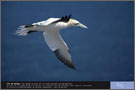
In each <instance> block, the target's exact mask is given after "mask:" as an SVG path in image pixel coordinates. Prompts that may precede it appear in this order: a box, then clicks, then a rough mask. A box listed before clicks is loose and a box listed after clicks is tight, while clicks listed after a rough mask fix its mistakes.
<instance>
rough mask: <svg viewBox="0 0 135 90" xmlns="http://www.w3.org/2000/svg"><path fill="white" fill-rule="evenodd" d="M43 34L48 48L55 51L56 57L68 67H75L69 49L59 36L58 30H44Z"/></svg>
mask: <svg viewBox="0 0 135 90" xmlns="http://www.w3.org/2000/svg"><path fill="white" fill-rule="evenodd" d="M43 36H44V38H45V41H46V43H47V45H48V46H49V48H50V49H51V50H52V51H53V52H54V53H55V55H56V57H57V58H58V59H59V60H60V61H62V62H63V63H64V64H65V65H67V66H68V67H70V68H72V69H75V67H74V65H73V63H72V59H71V55H70V53H69V49H68V47H67V45H66V43H65V42H64V40H63V39H62V38H61V35H60V34H59V31H53V32H44V33H43Z"/></svg>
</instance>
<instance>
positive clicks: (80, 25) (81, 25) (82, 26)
mask: <svg viewBox="0 0 135 90" xmlns="http://www.w3.org/2000/svg"><path fill="white" fill-rule="evenodd" d="M78 26H79V27H81V28H85V29H88V27H87V26H85V25H83V24H81V23H80V24H78Z"/></svg>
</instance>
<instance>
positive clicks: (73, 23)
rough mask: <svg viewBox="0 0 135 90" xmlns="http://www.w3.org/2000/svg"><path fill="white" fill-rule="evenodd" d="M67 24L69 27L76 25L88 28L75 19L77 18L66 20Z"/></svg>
mask: <svg viewBox="0 0 135 90" xmlns="http://www.w3.org/2000/svg"><path fill="white" fill-rule="evenodd" d="M68 25H69V26H70V27H72V26H77V27H81V28H86V29H87V28H88V27H87V26H85V25H83V24H81V23H80V22H79V21H77V20H75V19H70V20H69V21H68Z"/></svg>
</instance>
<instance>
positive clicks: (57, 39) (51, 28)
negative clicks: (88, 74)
mask: <svg viewBox="0 0 135 90" xmlns="http://www.w3.org/2000/svg"><path fill="white" fill-rule="evenodd" d="M68 27H81V28H86V29H87V26H85V25H83V24H81V23H80V22H79V21H77V20H75V19H71V15H69V16H65V17H61V18H49V19H47V20H45V21H40V22H37V23H33V24H30V25H22V26H20V27H19V28H18V29H19V30H17V31H16V33H15V34H17V35H19V36H26V35H28V34H30V33H32V32H38V31H41V32H43V36H44V39H45V41H46V43H47V45H48V47H49V48H50V49H51V50H52V51H53V52H54V53H55V55H56V57H57V58H58V59H59V60H60V61H62V62H63V63H64V64H65V65H67V66H68V67H70V68H72V69H75V66H74V64H73V62H72V59H71V55H70V52H69V48H68V46H67V44H66V43H65V42H64V40H63V39H62V37H61V35H60V33H59V31H60V30H62V29H65V28H68Z"/></svg>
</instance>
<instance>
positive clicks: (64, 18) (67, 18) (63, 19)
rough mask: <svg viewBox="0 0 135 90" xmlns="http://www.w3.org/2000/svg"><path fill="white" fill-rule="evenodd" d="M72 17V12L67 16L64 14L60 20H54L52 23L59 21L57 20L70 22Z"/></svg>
mask: <svg viewBox="0 0 135 90" xmlns="http://www.w3.org/2000/svg"><path fill="white" fill-rule="evenodd" d="M70 18H71V14H70V15H69V16H65V17H64V16H62V17H61V18H60V19H58V20H56V21H54V22H52V23H51V24H53V23H57V22H68V21H69V19H70Z"/></svg>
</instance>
